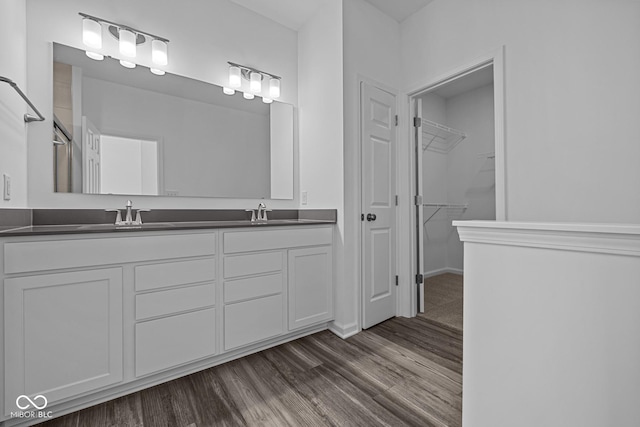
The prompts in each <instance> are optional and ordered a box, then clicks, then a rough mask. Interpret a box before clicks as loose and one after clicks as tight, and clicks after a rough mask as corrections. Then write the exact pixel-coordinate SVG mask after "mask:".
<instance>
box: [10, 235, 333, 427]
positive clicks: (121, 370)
mask: <svg viewBox="0 0 640 427" xmlns="http://www.w3.org/2000/svg"><path fill="white" fill-rule="evenodd" d="M333 231H334V230H333V225H331V224H326V225H325V224H320V225H304V226H300V225H297V226H291V227H273V226H272V227H261V226H255V227H254V226H252V227H246V228H233V229H231V228H228V229H225V228H222V229H218V230H206V229H205V230H197V229H194V230H185V231H178V230H175V231H167V232H164V231H155V232H151V231H149V232H135V233H134V232H123V233H122V234H120V233H119V232H118V233H96V234H70V235H64V234H61V235H51V236H27V237H18V236H14V237H3V236H0V259H1V260H3V263H2V264H0V266H1V267H2V270H1V271H0V273H1V275H0V278H1V279H2V282H1V283H2V286H3V292H2V294H1V295H2V297H3V300H2V307H3V309H4V317H0V322H1V323H2V330H3V331H4V352H2V353H0V356H2V358H3V360H1V361H0V366H1V367H2V368H3V372H4V390H2V395H3V397H2V398H1V399H0V402H2V406H3V408H2V412H0V422H1V421H5V420H8V419H9V418H10V413H11V412H14V411H16V410H17V407H16V398H17V397H18V396H20V395H23V394H24V395H28V396H31V397H34V396H36V395H43V396H46V398H47V400H48V402H49V405H48V408H52V409H53V410H54V411H55V413H56V414H61V413H64V412H69V411H71V410H77V409H80V408H83V407H86V406H88V405H89V404H91V403H92V402H95V401H96V399H101V398H113V397H114V396H118V395H124V394H127V393H129V392H131V391H132V390H134V389H140V388H144V387H148V386H151V385H154V384H159V383H162V382H164V381H167V380H168V379H171V378H176V377H178V376H181V375H186V374H189V373H192V372H196V371H198V370H201V369H205V368H207V367H210V366H215V365H216V364H219V363H222V362H224V361H226V360H231V359H233V358H237V357H242V356H243V355H247V354H250V353H252V352H255V351H259V350H261V349H263V348H267V347H269V346H273V345H275V344H278V343H280V342H285V341H288V340H291V339H295V338H297V337H301V336H304V335H306V334H309V333H313V332H316V331H320V330H323V329H326V328H327V323H328V322H329V321H330V320H332V319H333V270H332V266H333V260H332V258H333V252H332V245H333ZM10 425H13V424H12V423H10Z"/></svg>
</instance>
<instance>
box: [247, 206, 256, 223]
mask: <svg viewBox="0 0 640 427" xmlns="http://www.w3.org/2000/svg"><path fill="white" fill-rule="evenodd" d="M244 211H245V212H251V222H255V221H256V211H255V209H245V210H244Z"/></svg>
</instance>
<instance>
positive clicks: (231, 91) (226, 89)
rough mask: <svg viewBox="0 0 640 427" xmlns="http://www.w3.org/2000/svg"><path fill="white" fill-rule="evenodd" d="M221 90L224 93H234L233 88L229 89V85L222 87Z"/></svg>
mask: <svg viewBox="0 0 640 427" xmlns="http://www.w3.org/2000/svg"><path fill="white" fill-rule="evenodd" d="M222 92H224V94H225V95H233V94H235V93H236V91H235V89H231V88H230V87H223V88H222Z"/></svg>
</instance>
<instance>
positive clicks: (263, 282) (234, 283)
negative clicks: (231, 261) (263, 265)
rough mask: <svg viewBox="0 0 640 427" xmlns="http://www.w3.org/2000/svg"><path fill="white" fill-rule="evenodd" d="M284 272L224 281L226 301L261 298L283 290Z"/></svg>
mask: <svg viewBox="0 0 640 427" xmlns="http://www.w3.org/2000/svg"><path fill="white" fill-rule="evenodd" d="M282 289H283V282H282V273H276V274H269V275H267V276H256V277H249V278H246V279H236V280H229V281H226V282H224V302H225V303H230V302H235V301H242V300H246V299H251V298H259V297H264V296H267V295H273V294H277V293H280V292H282Z"/></svg>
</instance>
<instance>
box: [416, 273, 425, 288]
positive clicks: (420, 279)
mask: <svg viewBox="0 0 640 427" xmlns="http://www.w3.org/2000/svg"><path fill="white" fill-rule="evenodd" d="M422 282H424V276H423V275H422V273H418V274H416V285H419V284H420V283H422Z"/></svg>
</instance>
